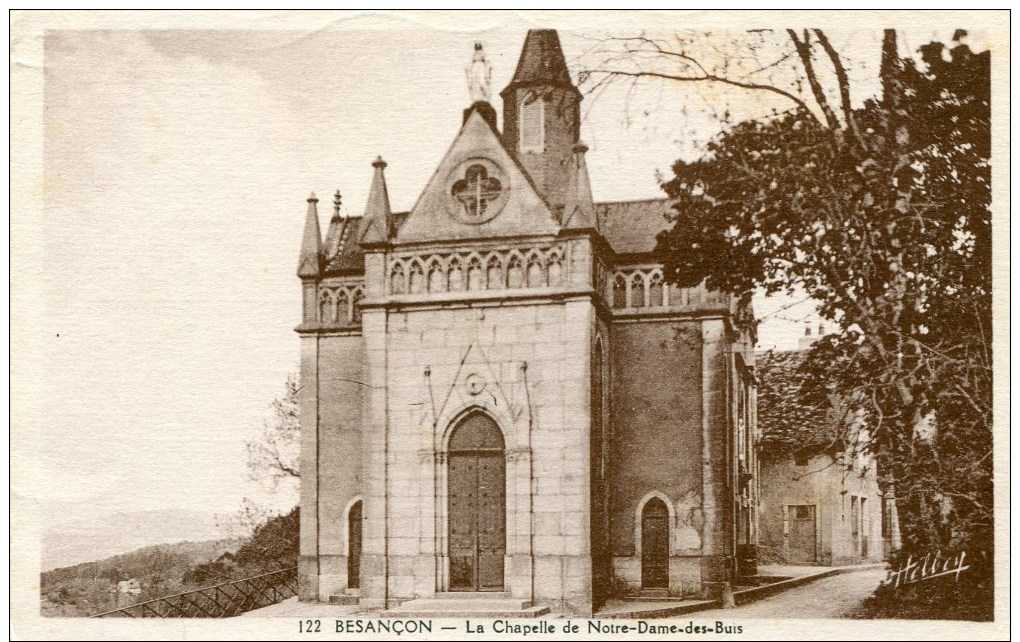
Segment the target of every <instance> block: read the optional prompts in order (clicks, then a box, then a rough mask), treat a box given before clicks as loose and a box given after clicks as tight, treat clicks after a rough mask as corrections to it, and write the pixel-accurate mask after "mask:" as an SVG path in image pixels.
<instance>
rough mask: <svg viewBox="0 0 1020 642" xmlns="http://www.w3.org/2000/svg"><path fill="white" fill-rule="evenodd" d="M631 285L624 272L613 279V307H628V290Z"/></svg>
mask: <svg viewBox="0 0 1020 642" xmlns="http://www.w3.org/2000/svg"><path fill="white" fill-rule="evenodd" d="M628 289H629V286H628V284H627V278H626V277H625V276H623V275H622V274H617V275H616V277H615V278H614V279H613V307H614V308H626V307H628V306H627V290H628Z"/></svg>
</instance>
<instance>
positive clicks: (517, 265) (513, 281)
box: [506, 252, 524, 289]
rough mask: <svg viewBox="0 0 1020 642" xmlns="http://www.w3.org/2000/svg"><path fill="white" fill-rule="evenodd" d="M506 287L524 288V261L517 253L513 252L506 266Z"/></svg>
mask: <svg viewBox="0 0 1020 642" xmlns="http://www.w3.org/2000/svg"><path fill="white" fill-rule="evenodd" d="M506 287H507V288H509V289H514V288H523V287H524V259H523V258H522V257H521V255H520V254H519V253H517V252H511V253H510V258H509V259H508V260H507V265H506Z"/></svg>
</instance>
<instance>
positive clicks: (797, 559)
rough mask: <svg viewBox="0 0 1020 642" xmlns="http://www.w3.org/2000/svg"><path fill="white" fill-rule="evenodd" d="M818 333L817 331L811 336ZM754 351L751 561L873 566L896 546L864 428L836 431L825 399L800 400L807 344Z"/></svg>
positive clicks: (833, 404) (890, 507)
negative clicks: (755, 535) (756, 489)
mask: <svg viewBox="0 0 1020 642" xmlns="http://www.w3.org/2000/svg"><path fill="white" fill-rule="evenodd" d="M820 333H821V330H820V331H819V334H820ZM805 336H806V339H804V340H802V341H801V345H802V349H801V350H795V351H786V352H768V353H760V354H759V355H758V357H757V364H758V368H759V375H760V385H759V392H760V400H761V402H760V407H759V410H758V412H759V424H758V425H759V428H760V430H761V433H762V434H761V439H760V442H759V443H760V446H759V447H760V454H759V466H760V470H761V479H760V481H759V486H760V490H761V503H760V505H759V508H758V511H759V519H760V527H761V530H760V532H759V558H760V559H761V560H765V561H771V562H780V563H786V564H794V565H798V564H819V565H836V566H838V565H846V564H860V563H867V562H880V561H882V560H883V559H885V556H886V555H887V554H888V552H889V551H890V550H891V549H892V548H893V547H895V546H898V539H897V535H896V533H897V528H896V517H895V502H894V500H893V498H892V493H891V491H890V490H889V484H886V483H882V482H884V481H885V480H882V479H881V477H880V476H879V471H878V466H877V463H876V461H875V458H874V457H873V456H872V455H871V454H870V453H869V452H868V448H867V440H868V431H867V427H866V425H864V424H863V423H860V422H858V423H857V424H856V425H855V426H854V427H853V428H852V429H851V430H849V431H846V430H844V429H842V428H841V426H842V425H843V421H844V419H845V417H843V416H841V413H843V412H844V409H842V408H841V407H840V405H839V403H838V400H836V399H833V398H816V399H807V398H805V392H804V389H803V386H802V384H803V382H804V379H805V377H809V376H811V375H809V374H806V373H803V372H801V371H799V367H800V365H801V363H802V362H803V360H804V357H805V355H806V354H807V352H806V348H807V347H808V346H809V345H810V344H811V342H812V339H813V338H812V337H811V336H810V329H808V330H807V334H806V335H805Z"/></svg>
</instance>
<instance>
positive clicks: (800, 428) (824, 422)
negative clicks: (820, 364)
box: [755, 350, 838, 454]
mask: <svg viewBox="0 0 1020 642" xmlns="http://www.w3.org/2000/svg"><path fill="white" fill-rule="evenodd" d="M807 355H808V351H807V350H784V351H774V350H770V351H768V352H759V353H758V354H757V355H756V356H755V369H756V372H757V375H758V380H759V383H758V428H759V429H760V430H761V435H762V436H761V440H760V441H759V443H760V444H761V446H762V449H763V450H766V451H770V452H774V453H777V454H786V453H794V452H797V451H802V452H811V453H812V454H814V453H820V452H823V451H824V450H826V449H828V448H833V447H836V446H837V443H838V439H837V437H838V434H837V433H838V427H837V422H836V421H835V416H834V413H835V409H834V408H833V406H832V402H831V401H830V399H829V397H828V395H827V391H826V390H825V389H824V387H819V386H814V385H810V384H812V383H815V382H817V375H816V374H814V373H811V372H808V371H807V370H805V369H803V368H802V366H803V365H804V363H805V359H806V357H807Z"/></svg>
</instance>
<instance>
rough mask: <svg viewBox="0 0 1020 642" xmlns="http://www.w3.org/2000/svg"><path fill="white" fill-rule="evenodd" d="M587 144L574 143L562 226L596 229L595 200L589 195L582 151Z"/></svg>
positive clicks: (589, 185) (585, 164) (589, 186)
mask: <svg viewBox="0 0 1020 642" xmlns="http://www.w3.org/2000/svg"><path fill="white" fill-rule="evenodd" d="M587 151H588V146H587V145H585V144H584V143H578V144H577V145H574V157H573V159H572V160H571V167H570V176H569V177H568V182H567V193H566V204H565V205H564V206H563V227H564V228H572V229H589V228H591V229H598V218H597V217H596V215H595V200H594V199H593V198H592V195H591V180H590V179H589V178H588V164H587V163H585V161H584V153H585V152H587Z"/></svg>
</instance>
